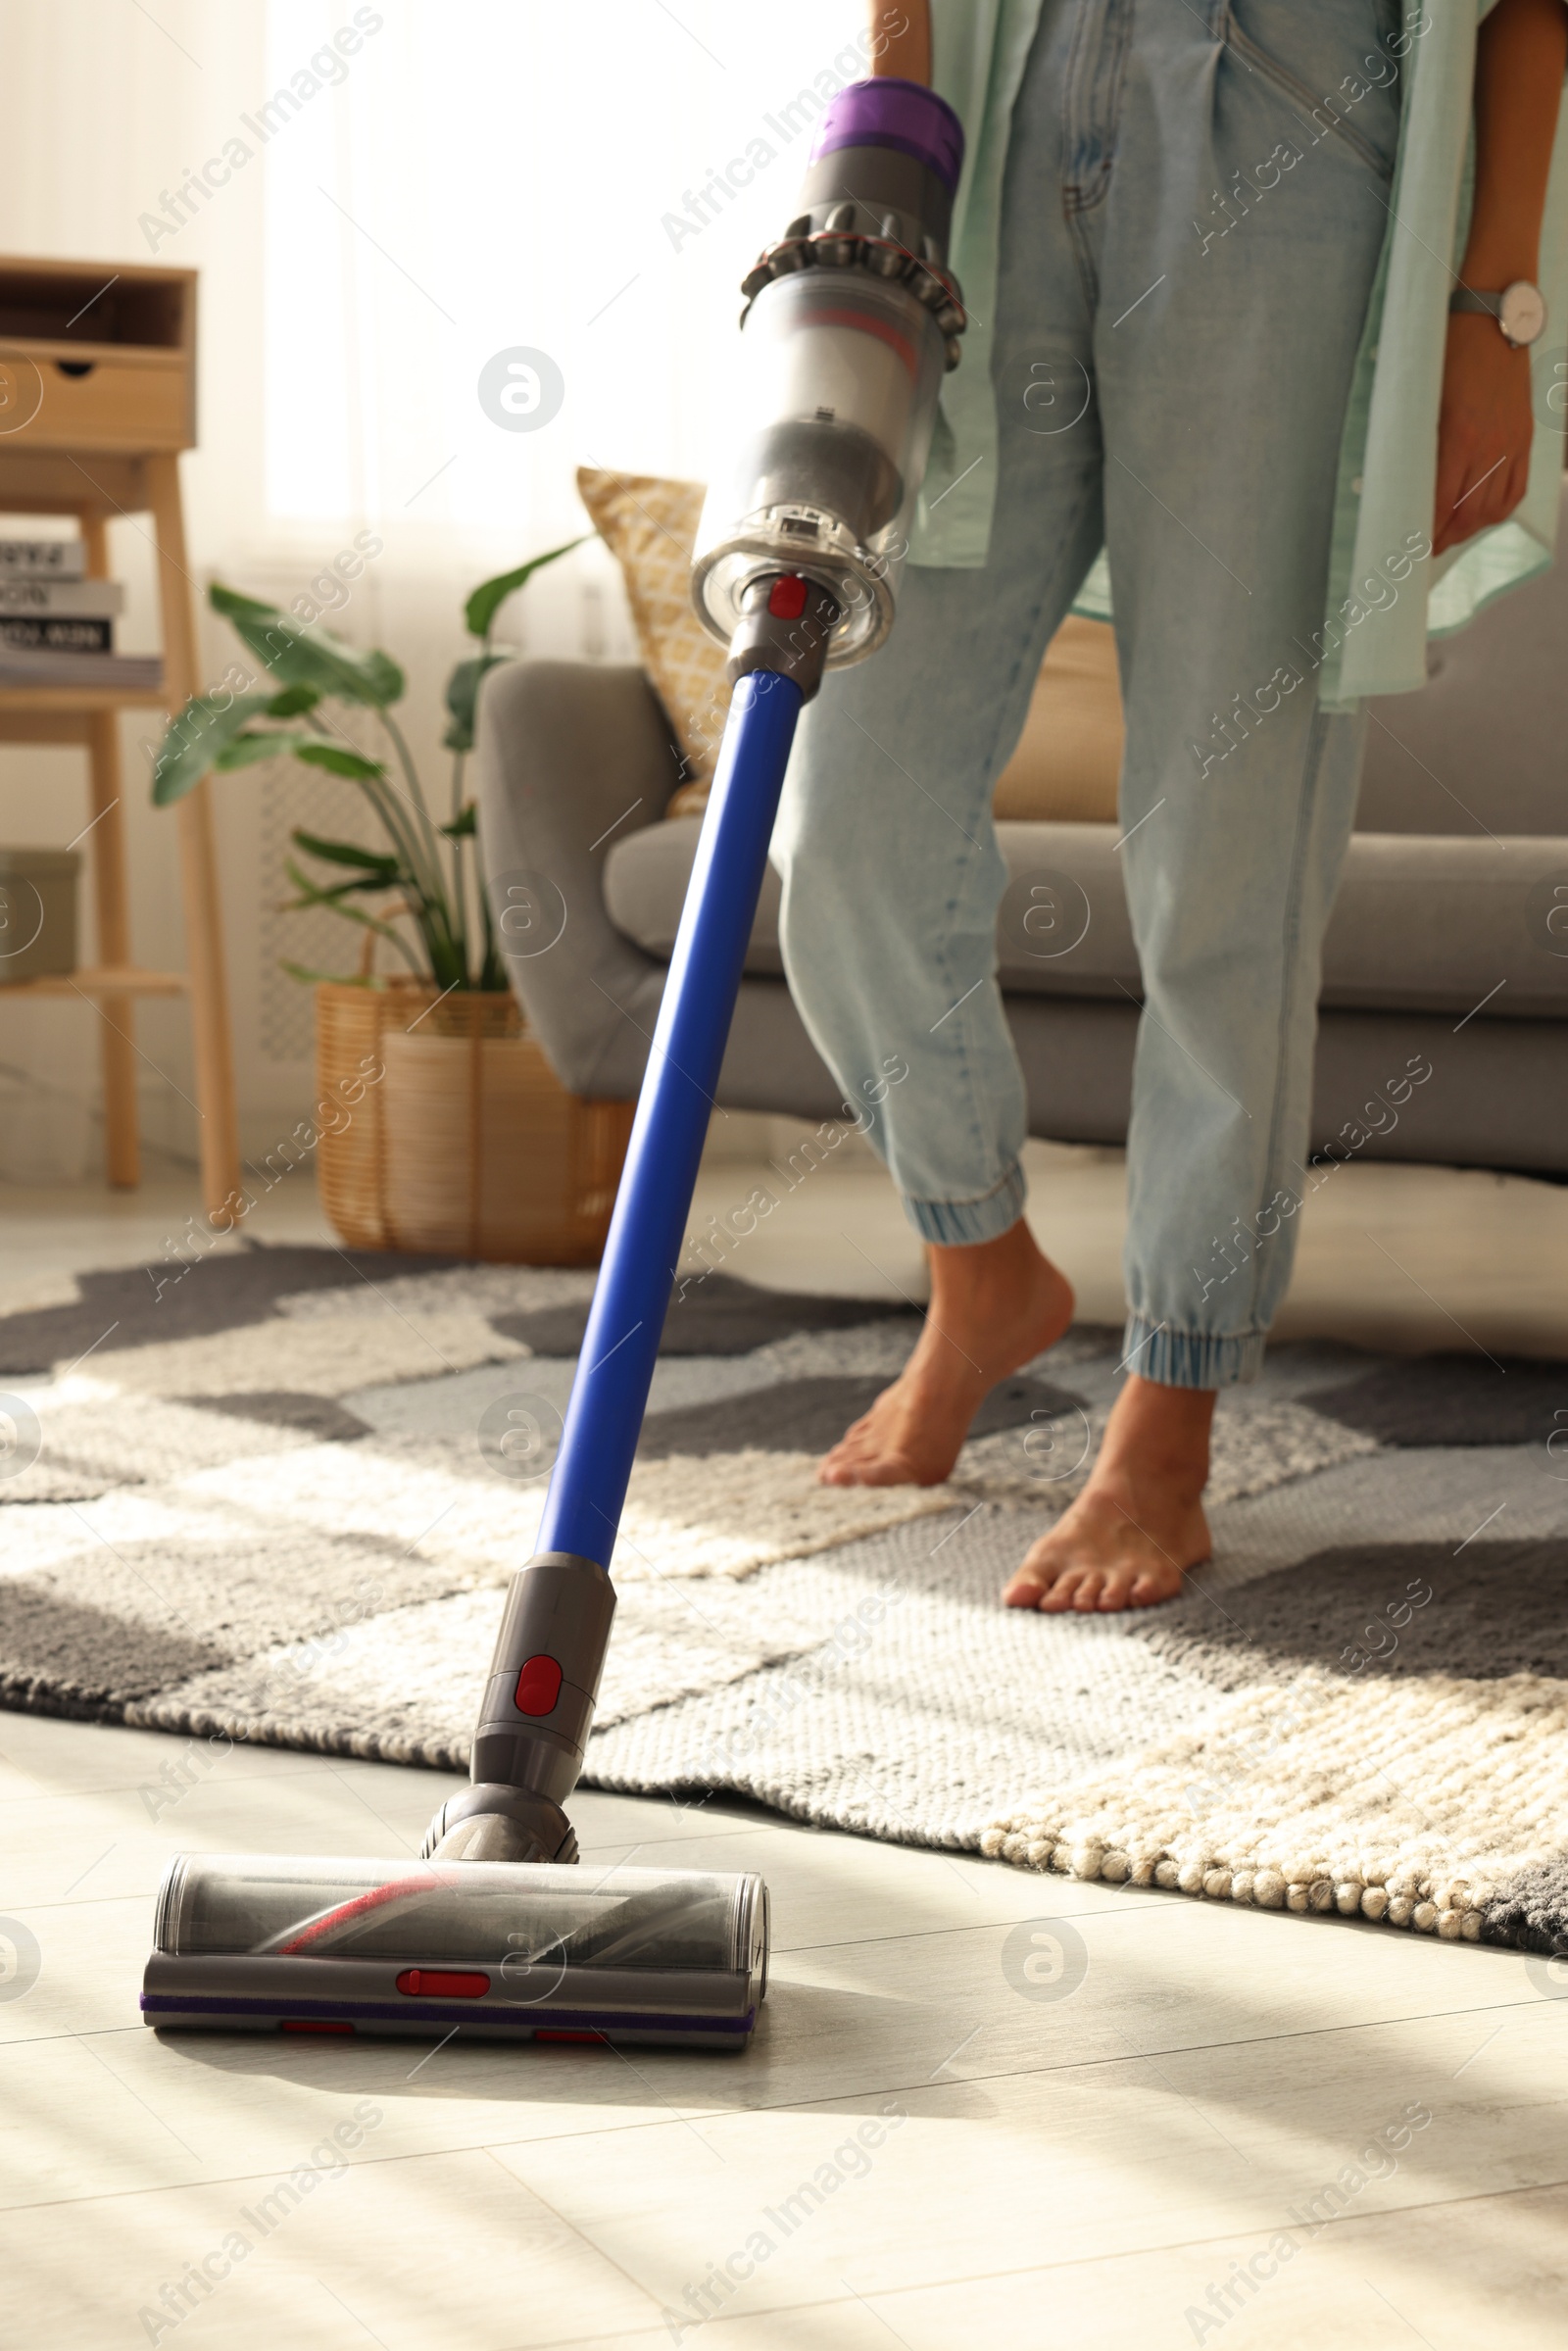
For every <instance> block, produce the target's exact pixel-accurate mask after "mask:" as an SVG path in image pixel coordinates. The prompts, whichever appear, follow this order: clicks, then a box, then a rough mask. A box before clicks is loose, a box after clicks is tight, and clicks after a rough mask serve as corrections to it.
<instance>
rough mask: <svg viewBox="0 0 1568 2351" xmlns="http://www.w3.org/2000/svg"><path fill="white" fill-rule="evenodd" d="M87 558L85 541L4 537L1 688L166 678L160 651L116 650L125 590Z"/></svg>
mask: <svg viewBox="0 0 1568 2351" xmlns="http://www.w3.org/2000/svg"><path fill="white" fill-rule="evenodd" d="M85 558H86V549H85V546H84V544H83V542H82V541H81V540H80V539H0V689H3V688H5V687H6V686H109V687H117V686H118V687H123V688H126V689H128V690H133V691H134V690H142V689H149V688H150V689H152V690H153V691H156V690H157V688H158V687H159V686H160V685H161V684H162V682H163V663H162V661H160V660H159V658H158V656H157V655H156V654H140V653H116V651H115V622H116V620H117V619H118V618H119V616H120V613H121V612H122V610H123V606H124V601H125V591H124V589H123V587H121V585H120V584H119V582H118V581H117V580H112V579H88V578H87V577H86V576H85V572H86V562H85Z"/></svg>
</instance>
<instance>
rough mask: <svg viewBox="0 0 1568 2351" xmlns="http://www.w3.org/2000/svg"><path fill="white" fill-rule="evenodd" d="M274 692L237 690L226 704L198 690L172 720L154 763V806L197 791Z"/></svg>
mask: <svg viewBox="0 0 1568 2351" xmlns="http://www.w3.org/2000/svg"><path fill="white" fill-rule="evenodd" d="M271 699H272V698H271V696H270V695H267V694H236V695H234V696H233V697H232V698H231V699H230V701H229V702H228V704H227V705H226V706H221V705H220V703H219V701H218V698H217V697H216V695H204V694H198V695H196V696H194V697H193V699H192V700H191V701H189V702H187V703H186V705H185V708H184V709H183V710H181V711H180V713H179V715H178V717H177V718H173V719H172V720H171V721H170V724H169V728H168V731H167V732H166V734H165V736H164V739H163V742H162V743H161V745H160V746H159V751H158V758H157V759H156V760H155V761H154V764H153V806H154V807H155V808H170V807H172V804H173V803H174V802H175V801H176V800H183V799H184V797H185V795H186V793H187V792H193V791H194V790H195V789H196V786H197V785H198V784H199V783H200V782H201V780H202V777H203V776H204V775H205V774H206V773H207V771H208V769H209V768H210V767H212V766H213V765H214V764H215V763H216V760H217V758H218V755H219V753H220V752H221V750H222V749H223V747H224V745H225V744H228V743H231V742H232V741H233V739H234V737H235V736H236V735H237V734H239V733H240V732H241V730H242V729H243V728H244V727H246V726H248V725H249V723H250V721H251V720H252V719H253V718H255V717H257V716H258V715H259V714H260V713H261V712H262V711H263V710H267V709H268V707H269V705H270V701H271Z"/></svg>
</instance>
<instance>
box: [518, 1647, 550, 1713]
mask: <svg viewBox="0 0 1568 2351" xmlns="http://www.w3.org/2000/svg"><path fill="white" fill-rule="evenodd" d="M560 1695H561V1668H560V1666H559V1665H558V1664H557V1663H556V1661H555V1659H554V1657H546V1656H544V1655H540V1656H538V1657H530V1658H529V1659H528V1662H527V1664H526V1665H525V1666H524V1667H523V1669H522V1671H521V1673H520V1674H519V1675H518V1676H517V1700H516V1703H517V1712H518V1713H519V1714H554V1712H555V1710H556V1700H557V1698H559V1697H560Z"/></svg>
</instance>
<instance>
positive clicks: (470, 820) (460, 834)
mask: <svg viewBox="0 0 1568 2351" xmlns="http://www.w3.org/2000/svg"><path fill="white" fill-rule="evenodd" d="M478 822H479V804H478V802H477V801H476V800H470V801H469V802H468V804H467V806H466V808H464V809H463V811H462V813H461V814H460V815H457V816H454V817H453V819H452V822H451V823H450V824H444V825H442V827H441V830H442V832H444V833H445V835H446V837H447V839H448V840H449V841H471V840H472V838H473V836H474V833H475V831H476V830H477V829H478Z"/></svg>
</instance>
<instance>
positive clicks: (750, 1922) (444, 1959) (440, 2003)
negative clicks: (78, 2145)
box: [141, 1853, 767, 2049]
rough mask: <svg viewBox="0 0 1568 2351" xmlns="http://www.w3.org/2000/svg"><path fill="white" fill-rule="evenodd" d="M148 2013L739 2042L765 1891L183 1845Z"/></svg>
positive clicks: (279, 2029) (695, 1877)
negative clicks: (205, 1849)
mask: <svg viewBox="0 0 1568 2351" xmlns="http://www.w3.org/2000/svg"><path fill="white" fill-rule="evenodd" d="M154 1945H155V1948H154V1950H153V1955H152V1957H151V1959H150V1960H149V1961H148V1963H147V1973H146V1976H145V1979H144V1982H143V1987H142V1998H141V2008H142V2019H143V2022H144V2023H146V2024H148V2025H154V2026H159V2027H177V2028H180V2029H183V2030H187V2031H188V2030H192V2029H195V2030H202V2029H205V2030H207V2031H210V2032H217V2033H235V2032H241V2033H394V2034H404V2035H409V2036H415V2037H425V2038H428V2037H432V2036H433V2037H436V2038H439V2037H441V2036H443V2035H445V2034H448V2033H451V2032H452V2030H453V2028H454V2027H458V2028H460V2029H461V2030H462V2031H463V2032H465V2033H469V2034H472V2035H474V2036H476V2037H479V2038H484V2039H502V2040H539V2041H613V2042H626V2043H630V2042H633V2041H641V2042H651V2043H654V2044H656V2045H660V2046H663V2047H677V2048H681V2047H683V2048H701V2049H743V2048H744V2047H745V2046H746V2044H747V2042H748V2041H749V2040H750V2038H751V2036H752V2032H753V2029H754V2027H755V2026H756V2023H757V2014H758V2010H759V2008H760V2005H761V2001H762V1998H763V1995H764V1993H765V1991H766V1985H767V1888H766V1886H764V1885H763V1883H762V1881H761V1879H760V1878H757V1877H752V1876H742V1877H719V1876H715V1875H712V1874H711V1873H709V1872H707V1871H702V1870H638V1869H622V1868H620V1867H618V1866H606V1867H603V1868H598V1867H594V1866H592V1865H589V1864H584V1863H580V1862H579V1863H576V1864H573V1865H570V1866H567V1867H561V1866H557V1865H554V1864H550V1863H538V1862H534V1863H522V1862H491V1861H457V1862H442V1861H438V1860H435V1861H420V1862H411V1863H407V1864H404V1865H401V1866H399V1865H393V1864H388V1863H387V1862H384V1861H366V1860H338V1859H333V1858H327V1859H317V1858H314V1857H313V1858H311V1859H302V1858H300V1857H298V1856H296V1855H292V1854H289V1855H284V1854H275V1853H200V1854H197V1853H187V1854H181V1855H179V1856H178V1857H177V1858H176V1859H175V1860H173V1861H172V1863H171V1864H170V1867H169V1870H168V1873H167V1875H166V1876H165V1879H164V1883H163V1886H162V1887H161V1889H160V1891H159V1896H158V1912H157V1920H156V1924H155V1928H154Z"/></svg>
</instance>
